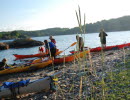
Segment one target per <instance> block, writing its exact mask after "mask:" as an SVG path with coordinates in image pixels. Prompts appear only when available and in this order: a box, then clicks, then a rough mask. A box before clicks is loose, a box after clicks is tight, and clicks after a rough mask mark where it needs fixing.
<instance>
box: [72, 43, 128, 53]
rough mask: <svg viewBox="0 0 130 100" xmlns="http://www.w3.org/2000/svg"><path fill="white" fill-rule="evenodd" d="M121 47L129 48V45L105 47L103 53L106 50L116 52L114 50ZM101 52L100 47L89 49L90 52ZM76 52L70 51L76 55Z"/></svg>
mask: <svg viewBox="0 0 130 100" xmlns="http://www.w3.org/2000/svg"><path fill="white" fill-rule="evenodd" d="M123 47H130V43H126V44H121V45H114V46H107V47H105V48H104V50H105V51H107V50H116V49H122V48H123ZM101 50H102V48H101V47H96V48H91V49H90V52H100V51H101ZM76 52H77V51H70V53H72V54H73V53H76Z"/></svg>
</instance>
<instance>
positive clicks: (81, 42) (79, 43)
mask: <svg viewBox="0 0 130 100" xmlns="http://www.w3.org/2000/svg"><path fill="white" fill-rule="evenodd" d="M76 40H77V44H78V50H79V51H83V48H84V41H83V38H82V37H79V35H76Z"/></svg>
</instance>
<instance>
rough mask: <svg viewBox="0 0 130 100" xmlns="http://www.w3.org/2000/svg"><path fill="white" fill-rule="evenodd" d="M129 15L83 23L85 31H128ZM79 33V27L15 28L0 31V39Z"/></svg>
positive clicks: (129, 28)
mask: <svg viewBox="0 0 130 100" xmlns="http://www.w3.org/2000/svg"><path fill="white" fill-rule="evenodd" d="M129 26H130V16H124V17H120V18H115V19H110V20H102V21H98V22H95V23H89V24H85V27H86V28H85V32H87V33H95V32H99V30H100V28H101V27H103V28H104V29H105V31H107V32H112V31H128V30H130V27H129ZM77 33H81V31H80V29H79V27H74V28H71V29H70V28H49V29H44V30H37V31H23V30H17V31H12V32H0V39H14V38H26V37H37V36H49V35H68V34H77Z"/></svg>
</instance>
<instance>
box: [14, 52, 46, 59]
mask: <svg viewBox="0 0 130 100" xmlns="http://www.w3.org/2000/svg"><path fill="white" fill-rule="evenodd" d="M45 54H46V53H38V54H32V55H17V54H13V55H14V56H15V57H16V59H23V58H32V57H42V56H44V55H45Z"/></svg>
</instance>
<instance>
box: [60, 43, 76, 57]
mask: <svg viewBox="0 0 130 100" xmlns="http://www.w3.org/2000/svg"><path fill="white" fill-rule="evenodd" d="M76 43H77V42H74V43H72V44H71V45H70V46H69V47H67V48H66V49H65V50H67V49H69V48H70V47H72V46H74V45H75V44H76ZM65 50H63V51H60V52H59V54H61V53H63V52H64V51H65ZM59 54H57V55H59Z"/></svg>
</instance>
